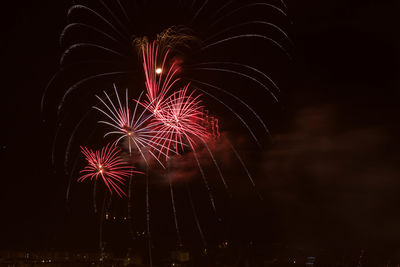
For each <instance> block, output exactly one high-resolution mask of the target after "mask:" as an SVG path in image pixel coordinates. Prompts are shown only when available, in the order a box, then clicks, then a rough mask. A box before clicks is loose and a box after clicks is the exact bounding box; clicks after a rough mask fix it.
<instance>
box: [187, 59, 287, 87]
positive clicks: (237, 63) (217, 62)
mask: <svg viewBox="0 0 400 267" xmlns="http://www.w3.org/2000/svg"><path fill="white" fill-rule="evenodd" d="M203 65H232V66H238V67H243V68H246V69H249V70H252V71H254V72H255V73H258V74H260V75H261V76H263V77H264V78H265V79H267V80H268V82H270V83H271V84H272V85H273V87H274V88H275V89H276V90H277V91H278V92H280V91H281V90H280V89H279V87H278V85H277V84H276V83H275V82H274V81H273V80H272V79H271V78H270V77H269V76H268V75H267V74H265V73H264V72H262V71H261V70H259V69H256V68H254V67H252V66H249V65H246V64H243V63H239V62H230V61H213V62H202V63H198V64H195V65H192V66H193V67H196V66H203Z"/></svg>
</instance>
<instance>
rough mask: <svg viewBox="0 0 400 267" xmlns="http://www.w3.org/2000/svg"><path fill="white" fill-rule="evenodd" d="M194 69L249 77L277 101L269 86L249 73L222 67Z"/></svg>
mask: <svg viewBox="0 0 400 267" xmlns="http://www.w3.org/2000/svg"><path fill="white" fill-rule="evenodd" d="M195 69H196V70H204V71H219V72H226V73H232V74H236V75H239V76H241V77H244V78H247V79H250V80H252V81H254V82H256V83H257V84H259V85H260V86H262V87H263V88H265V89H266V90H267V91H268V92H269V93H270V95H271V96H272V97H273V98H274V99H275V101H276V102H279V100H278V98H277V97H276V95H275V94H274V93H273V92H272V91H271V89H270V88H269V87H267V86H266V85H265V84H263V83H262V82H260V81H259V80H257V79H256V78H254V77H252V76H250V75H247V74H244V73H242V72H239V71H234V70H229V69H222V68H195Z"/></svg>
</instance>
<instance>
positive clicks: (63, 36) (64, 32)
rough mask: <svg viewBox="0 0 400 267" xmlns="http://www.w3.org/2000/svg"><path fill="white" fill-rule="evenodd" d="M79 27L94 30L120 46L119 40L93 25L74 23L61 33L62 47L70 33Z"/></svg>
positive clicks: (60, 41)
mask: <svg viewBox="0 0 400 267" xmlns="http://www.w3.org/2000/svg"><path fill="white" fill-rule="evenodd" d="M79 27H82V28H87V29H90V30H92V31H94V32H96V33H99V34H101V35H103V36H104V37H106V38H107V39H108V40H110V41H112V42H114V43H115V44H117V45H119V41H118V40H117V39H115V38H114V37H112V36H111V35H109V34H108V33H106V32H105V31H102V30H100V29H99V28H96V27H94V26H92V25H88V24H85V23H80V22H74V23H70V24H68V25H67V26H66V27H65V28H64V29H63V31H62V32H61V34H60V38H59V43H60V46H61V47H63V46H64V43H65V38H66V36H67V34H68V32H70V31H73V30H75V28H79Z"/></svg>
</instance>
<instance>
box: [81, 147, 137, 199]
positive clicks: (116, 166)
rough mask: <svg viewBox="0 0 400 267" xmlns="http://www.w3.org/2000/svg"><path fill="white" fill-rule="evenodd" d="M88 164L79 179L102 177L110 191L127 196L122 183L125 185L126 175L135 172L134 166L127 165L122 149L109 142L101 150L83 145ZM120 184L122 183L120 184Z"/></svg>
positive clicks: (82, 148)
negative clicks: (120, 155) (122, 155)
mask: <svg viewBox="0 0 400 267" xmlns="http://www.w3.org/2000/svg"><path fill="white" fill-rule="evenodd" d="M81 150H82V153H83V154H84V155H85V157H86V160H87V162H88V165H87V166H86V167H85V168H84V169H83V170H81V171H80V173H84V174H83V175H82V176H81V177H80V178H79V179H78V181H79V182H82V181H84V180H86V179H88V178H90V180H93V179H98V178H99V176H100V177H101V178H102V180H103V182H104V184H105V185H106V186H107V188H108V190H109V191H110V193H112V192H113V191H115V192H116V193H117V194H118V196H120V197H122V195H124V196H126V194H125V193H124V191H123V190H122V188H121V187H120V185H124V182H125V178H124V177H125V176H127V175H129V174H131V173H133V172H135V171H133V170H132V167H131V166H129V165H127V164H126V162H124V161H123V160H122V159H121V158H120V157H119V156H118V153H119V152H120V150H119V149H118V148H116V147H114V148H113V147H112V145H110V144H107V145H106V146H105V147H103V148H102V149H101V150H97V151H93V150H91V149H90V150H89V149H88V148H86V147H81ZM118 184H120V185H118Z"/></svg>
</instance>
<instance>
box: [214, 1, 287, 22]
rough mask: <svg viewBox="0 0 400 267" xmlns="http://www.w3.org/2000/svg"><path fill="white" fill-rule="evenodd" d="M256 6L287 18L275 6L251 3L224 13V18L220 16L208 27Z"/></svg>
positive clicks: (283, 12)
mask: <svg viewBox="0 0 400 267" xmlns="http://www.w3.org/2000/svg"><path fill="white" fill-rule="evenodd" d="M257 6H258V7H265V8H271V9H272V10H275V11H277V12H278V13H280V14H282V15H283V16H284V17H287V14H286V12H285V11H283V10H282V9H281V8H279V7H277V6H275V5H272V4H268V3H251V4H247V5H244V6H241V7H238V8H237V9H235V10H233V11H231V12H228V13H226V14H225V15H224V16H221V17H220V18H219V19H218V20H216V21H215V22H214V23H212V24H211V25H210V27H214V26H215V25H216V24H218V23H220V22H221V21H223V20H224V19H226V18H227V17H229V16H232V15H233V14H235V13H236V12H239V11H241V10H243V9H246V8H251V7H257Z"/></svg>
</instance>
